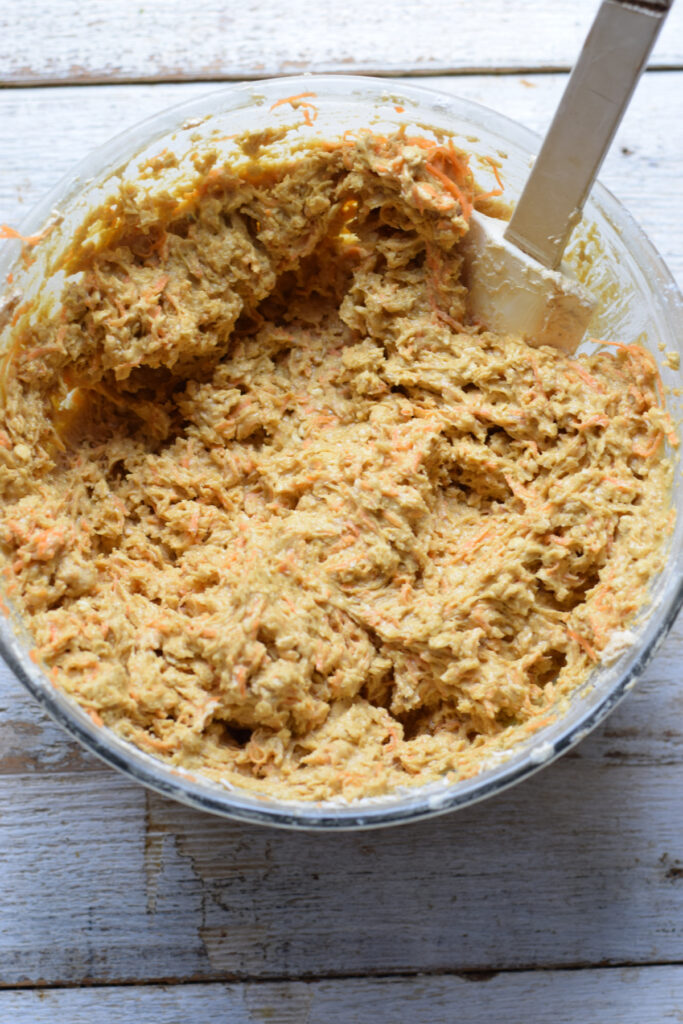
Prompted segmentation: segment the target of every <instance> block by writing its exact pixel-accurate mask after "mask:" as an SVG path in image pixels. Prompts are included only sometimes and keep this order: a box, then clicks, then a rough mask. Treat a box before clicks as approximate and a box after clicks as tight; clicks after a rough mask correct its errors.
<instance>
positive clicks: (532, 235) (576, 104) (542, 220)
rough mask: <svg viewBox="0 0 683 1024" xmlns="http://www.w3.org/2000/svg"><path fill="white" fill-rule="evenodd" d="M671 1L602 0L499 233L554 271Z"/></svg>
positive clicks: (579, 215)
mask: <svg viewBox="0 0 683 1024" xmlns="http://www.w3.org/2000/svg"><path fill="white" fill-rule="evenodd" d="M672 2H673V0H668V2H667V0H651V2H648V0H629V2H627V0H604V2H603V3H602V5H601V7H600V9H599V10H598V13H597V16H596V18H595V21H594V22H593V26H592V28H591V30H590V32H589V34H588V38H587V39H586V42H585V44H584V47H583V50H582V51H581V54H580V55H579V59H578V61H577V63H576V65H575V66H574V69H573V71H572V73H571V76H570V78H569V81H568V83H567V88H566V89H565V92H564V96H563V97H562V100H561V102H560V105H559V107H558V109H557V113H556V114H555V117H554V119H553V122H552V124H551V126H550V129H549V131H548V134H547V135H546V137H545V141H544V142H543V146H542V148H541V151H540V153H539V154H538V157H537V158H536V161H535V163H534V166H533V168H532V170H531V173H530V175H529V178H528V180H527V183H526V186H525V188H524V191H523V192H522V195H521V197H520V199H519V202H518V203H517V207H516V209H515V212H514V214H513V216H512V219H511V220H510V223H509V225H508V228H507V230H506V232H505V237H506V238H507V239H508V241H510V242H511V243H512V244H513V245H516V246H518V247H519V248H520V249H522V250H523V251H524V252H526V253H528V254H529V255H530V256H533V257H534V259H537V260H538V261H539V262H540V263H542V264H543V265H544V266H546V267H550V268H551V269H553V270H555V269H557V267H559V265H560V261H561V259H562V253H563V252H564V248H565V245H566V244H567V240H568V238H569V235H570V233H571V231H572V229H573V227H574V226H575V224H576V223H577V221H578V220H579V219H580V217H581V211H582V209H583V204H584V202H585V200H586V196H587V195H588V192H589V191H590V188H591V185H592V184H593V182H594V180H595V177H596V175H597V173H598V170H599V168H600V165H601V164H602V161H603V158H604V156H605V154H606V152H607V150H608V149H609V147H610V144H611V142H612V139H613V138H614V134H615V132H616V130H617V128H618V127H619V123H620V121H621V119H622V117H623V114H624V111H625V110H626V107H627V106H628V103H629V100H630V99H631V96H632V94H633V90H634V89H635V87H636V83H637V82H638V79H639V78H640V76H641V73H642V72H643V69H644V68H645V65H646V63H647V58H648V57H649V55H650V52H651V50H652V47H653V46H654V43H655V40H656V38H657V35H658V34H659V30H660V28H661V27H662V24H663V22H664V19H665V18H666V15H667V13H668V10H669V8H670V7H671V4H672Z"/></svg>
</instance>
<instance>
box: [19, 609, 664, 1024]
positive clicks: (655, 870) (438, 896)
mask: <svg viewBox="0 0 683 1024" xmlns="http://www.w3.org/2000/svg"><path fill="white" fill-rule="evenodd" d="M682 646H683V623H681V624H679V625H678V626H677V627H676V632H675V634H674V635H673V636H672V637H670V638H669V642H668V643H667V644H666V645H665V647H664V648H663V649H662V651H661V652H660V654H659V655H658V656H657V658H656V659H655V661H654V662H653V663H652V665H651V667H650V669H649V671H648V674H647V679H646V681H645V682H644V683H643V684H642V685H641V686H640V687H639V688H637V689H636V690H635V691H634V692H633V693H632V694H631V695H630V696H629V698H628V699H627V700H626V701H625V702H624V703H623V704H622V705H621V706H620V707H619V708H618V709H617V710H616V711H615V713H614V714H613V715H612V716H611V718H610V719H609V721H608V722H607V723H605V725H604V726H603V727H602V728H601V729H600V730H599V732H597V733H596V734H595V735H593V736H592V737H590V738H589V739H587V740H586V741H584V743H583V744H581V746H580V747H579V748H578V749H577V750H576V751H574V752H572V753H571V754H569V755H568V756H566V757H565V758H563V759H562V760H561V761H560V762H558V763H557V764H555V765H552V766H550V767H548V768H547V769H545V770H544V771H543V772H542V773H540V774H539V775H537V776H535V777H534V778H532V779H530V780H528V781H526V782H525V783H523V784H522V785H520V786H518V787H516V788H515V789H513V790H511V791H509V792H508V793H506V794H503V795H501V796H500V797H497V798H495V799H493V800H490V801H487V802H486V803H484V804H481V805H478V806H476V807H473V808H470V809H468V810H465V811H462V812H459V813H458V814H453V815H448V816H446V817H443V818H440V819H435V820H432V821H429V822H424V823H422V824H419V825H415V826H405V827H403V828H400V829H392V830H387V831H378V832H371V833H355V834H341V835H336V836H321V835H314V834H292V833H286V832H278V831H274V830H271V829H267V828H255V827H247V826H243V825H239V824H236V823H233V822H228V821H223V820H221V819H218V818H212V817H210V816H208V815H204V814H201V813H198V812H196V811H193V810H191V809H190V808H186V807H184V806H182V805H180V804H175V803H172V802H170V801H168V800H165V799H163V798H161V797H159V796H157V795H156V794H153V793H150V792H146V791H145V790H143V789H142V788H141V787H139V786H137V785H135V784H134V783H132V782H129V781H128V780H126V779H124V778H122V777H121V776H119V775H118V774H115V773H114V772H112V771H109V770H106V769H103V768H101V767H97V764H96V762H94V761H92V763H89V764H87V765H86V766H85V769H86V770H80V769H83V768H84V766H83V764H77V765H76V766H75V767H74V768H73V769H71V768H70V767H67V768H66V769H65V768H59V767H57V768H51V767H50V766H51V764H56V765H60V764H62V765H63V764H66V765H69V758H70V748H71V746H72V745H71V743H70V741H69V740H67V739H65V738H64V737H62V736H61V735H60V734H59V733H57V732H56V731H55V732H54V733H51V731H50V728H49V727H46V726H45V724H44V719H43V715H42V713H41V712H40V711H39V710H38V709H37V708H35V706H32V705H31V704H30V702H28V701H23V703H22V699H21V691H20V689H19V684H18V683H17V682H16V681H15V680H13V679H12V677H11V676H10V675H9V673H7V672H5V673H4V675H3V677H2V682H1V683H0V693H1V694H2V701H1V703H2V708H3V712H2V719H3V720H4V719H5V718H6V716H7V715H8V714H9V713H13V714H14V721H15V722H17V721H18V722H20V723H24V725H29V726H32V727H35V728H37V729H40V730H42V738H41V739H40V741H39V746H40V753H39V754H37V753H34V754H30V749H29V755H28V756H29V757H30V758H31V757H32V758H33V763H34V767H33V768H32V769H31V768H30V766H29V768H28V769H27V770H26V771H24V772H22V773H21V774H18V773H16V772H14V771H5V773H4V774H2V775H0V822H1V823H2V835H3V843H2V845H1V846H0V879H1V880H2V891H3V901H2V904H0V986H16V985H36V984H41V985H45V984H47V985H54V984H60V985H77V984H82V983H86V982H87V983H88V984H93V983H99V984H108V983H112V982H127V983H132V984H136V983H144V982H150V981H163V980H169V979H173V980H175V981H190V980H211V979H216V980H230V979H244V980H247V979H250V978H251V979H253V978H260V979H280V978H283V977H294V978H295V977H302V976H303V977H305V976H310V977H324V976H328V975H363V974H402V973H411V974H412V973H415V972H420V971H426V972H435V971H436V972H456V971H471V970H501V969H511V968H514V969H528V968H545V969H547V968H553V967H559V966H564V967H576V966H585V967H588V966H590V965H591V964H603V965H604V964H615V965H622V964H643V965H645V964H648V963H676V962H680V961H681V960H683V829H682V827H681V822H682V821H683V787H681V784H680V780H681V777H682V771H681V769H682V762H683V743H682V742H681V740H682V739H683V715H682V714H681V712H682V711H683V691H681V688H680V655H679V652H680V650H681V647H682ZM24 735H26V729H25V730H24ZM34 736H35V737H36V738H37V737H38V734H37V733H31V731H30V729H29V730H28V738H29V748H30V741H31V740H32V738H33V737H34ZM89 760H90V759H89ZM1 1005H2V1004H0V1006H1ZM0 1019H3V1018H2V1016H0ZM597 1019H600V1018H597ZM575 1020H576V1021H577V1024H578V1021H582V1024H585V1018H583V1019H582V1018H581V1017H576V1018H575Z"/></svg>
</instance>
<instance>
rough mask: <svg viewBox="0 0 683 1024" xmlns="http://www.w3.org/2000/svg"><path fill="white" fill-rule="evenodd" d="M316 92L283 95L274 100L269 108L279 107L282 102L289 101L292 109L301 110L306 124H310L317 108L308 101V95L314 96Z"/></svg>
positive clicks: (316, 113) (313, 119)
mask: <svg viewBox="0 0 683 1024" xmlns="http://www.w3.org/2000/svg"><path fill="white" fill-rule="evenodd" d="M317 95H318V94H317V93H315V92H299V93H297V94H296V96H285V97H283V98H282V99H281V100H276V101H275V103H273V105H272V106H271V108H270V109H271V110H275V108H276V107H281V106H282V105H283V104H284V103H290V104H291V105H292V107H293V108H294V110H301V111H302V112H303V115H304V121H305V122H306V124H307V125H309V126H310V125H312V124H313V122H314V121H315V119H316V118H317V116H318V108H317V107H316V106H315V105H314V104H313V103H309V102H308V97H315V96H317Z"/></svg>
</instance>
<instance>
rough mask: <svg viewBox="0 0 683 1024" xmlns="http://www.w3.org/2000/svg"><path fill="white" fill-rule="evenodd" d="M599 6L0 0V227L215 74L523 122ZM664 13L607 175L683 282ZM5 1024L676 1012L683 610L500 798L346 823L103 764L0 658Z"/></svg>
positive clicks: (682, 41)
mask: <svg viewBox="0 0 683 1024" xmlns="http://www.w3.org/2000/svg"><path fill="white" fill-rule="evenodd" d="M594 9H595V3H594V0H555V2H554V3H546V2H544V0H478V2H477V3H474V2H468V0H450V3H449V4H445V5H444V4H431V5H428V6H424V7H423V6H422V5H421V4H419V3H418V2H417V0H374V3H369V2H367V0H346V2H345V3H344V4H341V3H335V2H334V0H329V2H328V3H326V4H320V3H318V2H317V0H288V2H285V0H252V3H250V4H243V5H241V6H239V7H238V6H237V5H230V4H226V3H221V2H217V0H205V2H204V3H202V4H199V3H193V2H190V0H164V2H163V3H162V2H161V0H135V2H133V0H126V2H124V0H114V2H113V3H112V0H108V2H106V3H105V2H104V0H88V2H87V3H83V2H82V0H4V2H3V3H2V5H1V6H0V85H2V86H4V88H3V89H0V222H6V223H9V224H16V223H18V222H19V221H20V220H21V217H22V216H23V214H24V212H25V211H26V210H28V209H29V208H30V207H31V205H32V204H33V203H34V202H35V201H36V200H37V199H38V198H39V197H40V196H41V194H42V193H44V192H45V191H46V190H47V189H48V188H49V187H50V186H51V185H52V184H53V183H55V182H56V181H57V179H58V178H59V177H60V176H61V175H62V174H63V173H64V172H65V171H67V170H68V169H69V168H70V167H71V166H72V164H73V163H74V162H75V161H76V160H78V159H79V158H80V157H81V156H82V155H83V154H85V153H86V152H87V150H88V149H89V148H90V147H92V146H93V145H95V144H96V143H99V142H101V141H104V140H105V139H106V138H108V137H109V136H110V135H112V134H113V133H114V132H117V131H119V130H120V129H122V128H124V127H125V126H127V125H130V124H133V123H135V122H136V121H138V120H140V119H141V118H142V117H144V116H146V115H148V114H152V113H154V112H155V111H157V110H160V109H161V108H163V107H165V106H167V105H169V104H171V103H176V102H179V101H181V100H183V99H186V98H188V97H191V96H194V95H198V94H200V93H202V92H205V91H208V90H209V89H211V88H214V87H215V86H216V85H217V84H218V83H219V82H220V81H224V80H226V79H239V78H257V77H262V76H264V75H271V74H288V73H294V72H296V73H298V72H301V71H308V70H312V71H322V70H337V71H338V70H341V71H344V72H357V71H363V72H370V73H381V74H388V75H392V76H394V77H398V78H400V77H402V76H405V75H411V76H425V75H429V76H436V77H431V78H430V79H429V80H428V81H427V82H426V84H428V85H433V86H434V87H436V88H440V89H444V90H447V91H449V92H452V93H458V94H460V95H462V96H465V97H469V98H472V99H475V100H478V101H480V102H482V103H484V104H486V105H488V106H491V107H494V108H496V109H498V110H500V111H502V112H503V113H506V114H508V115H510V116H512V117H514V118H516V119H517V120H519V121H521V122H523V123H525V124H527V125H528V126H530V127H531V128H534V129H536V130H538V131H542V130H543V129H544V128H545V126H546V125H547V124H548V121H549V118H550V116H551V113H552V111H553V108H554V106H555V104H556V102H557V100H558V98H559V96H560V93H561V90H562V87H563V84H564V81H565V79H566V72H567V69H568V67H569V66H570V65H571V62H572V60H573V58H574V56H575V54H576V52H577V49H578V47H579V45H580V43H581V40H582V38H583V36H584V34H585V32H586V29H587V27H588V24H589V22H590V19H591V17H592V14H593V11H594ZM682 125H683V4H682V3H681V0H679V5H678V7H677V8H676V9H675V10H674V11H673V13H672V15H671V17H670V19H669V23H668V24H667V26H666V27H665V30H664V32H663V33H662V36H661V39H660V41H659V43H658V46H657V49H656V51H655V54H654V56H653V60H652V67H651V69H650V70H649V71H648V72H647V74H646V76H645V78H644V80H643V81H642V83H641V85H640V87H639V90H638V93H637V96H636V98H635V100H634V102H633V105H632V107H631V109H630V110H629V112H628V115H627V118H626V120H625V122H624V124H623V127H622V128H621V130H620V132H619V135H618V138H617V140H616V142H615V144H614V147H613V150H612V153H611V155H610V157H609V158H608V160H607V163H606V165H605V167H604V170H603V173H602V175H601V177H602V180H603V182H604V183H605V184H606V185H607V186H608V187H610V188H611V189H612V190H613V191H614V192H615V193H616V195H617V196H618V198H619V199H620V200H621V201H622V202H623V203H624V204H625V205H626V206H627V207H628V208H629V209H630V210H631V211H632V213H633V214H634V215H635V217H636V218H637V219H638V220H639V221H640V223H641V224H642V225H643V226H644V228H645V229H646V231H647V232H648V233H649V235H650V237H651V238H652V240H653V241H654V243H655V244H656V245H657V247H658V248H659V250H660V252H661V253H662V254H663V256H664V257H665V259H666V260H667V261H668V263H669V266H670V267H671V269H672V271H673V273H674V274H675V276H676V277H677V279H678V282H679V284H681V285H683V190H682V189H681V185H682V184H683V181H682V173H681V161H682V158H683V128H682V127H681V126H682ZM0 881H1V884H2V888H1V896H2V898H1V900H0V1022H2V1024H5V1022H12V1024H42V1022H50V1024H56V1022H58V1024H77V1022H78V1024H80V1022H88V1024H100V1022H105V1021H106V1022H109V1021H111V1020H116V1021H117V1022H118V1024H129V1022H130V1024H133V1022H135V1024H138V1022H147V1021H149V1022H152V1024H171V1022H180V1021H183V1022H185V1021H192V1022H198V1024H204V1022H213V1021H227V1022H230V1024H237V1022H240V1024H241V1022H246V1021H250V1022H251V1021H259V1022H262V1021H270V1022H274V1024H281V1022H285V1021H286V1022H297V1024H298V1022H304V1021H308V1022H324V1024H337V1022H339V1024H341V1022H344V1024H346V1022H350V1024H365V1022H373V1024H376V1022H381V1021H387V1022H389V1021H390V1022H404V1021H405V1022H409V1024H413V1022H415V1024H423V1022H424V1024H440V1022H451V1021H453V1022H454V1021H458V1022H460V1021H464V1022H475V1024H498V1022H504V1024H540V1022H547V1021H552V1022H553V1024H563V1022H572V1024H592V1022H608V1024H613V1022H614V1024H616V1022H619V1024H650V1022H652V1024H659V1022H661V1021H681V1020H683V622H681V621H679V623H678V626H677V628H675V629H674V631H673V633H672V634H671V636H670V637H669V639H668V640H667V642H666V643H665V645H664V646H663V648H662V649H661V652H660V654H659V655H658V657H657V658H656V660H655V661H654V662H653V664H652V665H651V666H650V668H649V670H648V672H647V674H646V676H645V678H644V680H643V682H642V683H641V685H640V686H639V687H638V688H637V689H636V691H635V692H634V693H633V694H632V695H630V696H629V698H628V699H627V700H626V702H625V703H623V704H622V705H621V706H620V707H619V709H618V710H617V711H616V712H615V713H614V715H613V716H612V717H611V718H610V719H609V721H608V722H607V724H606V725H604V726H603V727H602V728H601V729H600V730H599V731H598V732H597V733H595V734H594V735H593V736H591V737H590V738H589V739H587V740H586V741H584V742H583V743H582V744H581V746H580V747H579V748H578V749H577V750H575V751H574V752H573V753H571V754H569V755H568V756H566V757H565V758H564V759H562V760H561V761H560V762H559V763H557V764H555V765H553V766H551V767H549V768H548V769H547V770H545V771H543V772H542V773H541V774H540V775H537V776H535V777H534V778H532V779H531V780H529V781H527V782H525V783H523V784H522V785H520V786H519V787H518V788H517V789H515V790H514V791H512V792H510V793H507V794H505V795H504V796H503V797H500V798H497V799H493V800H490V801H489V802H487V803H485V804H484V805H481V806H477V807H475V808H473V809H471V810H466V811H464V812H460V813H459V814H454V815H450V816H446V817H443V818H440V819H437V820H433V821H430V822H427V823H424V824H421V825H418V826H408V827H403V828H401V829H394V830H388V831H382V832H372V833H355V834H344V835H336V836H330V837H326V836H320V835H304V834H288V833H281V832H275V831H272V830H268V829H264V828H254V827H245V826H243V825H237V824H231V823H229V822H225V821H221V820H219V819H214V818H211V817H208V816H205V815H202V814H199V813H197V812H195V811H191V810H189V809H187V808H185V807H183V806H180V805H177V804H174V803H171V802H169V801H167V800H164V799H162V798H160V797H158V796H156V795H154V794H152V793H149V792H146V791H145V790H144V789H142V788H141V787H139V786H137V785H135V784H133V783H132V782H129V781H128V780H127V779H125V778H123V777H122V776H120V775H118V774H116V773H114V772H113V771H110V770H108V769H105V768H104V767H103V766H102V765H101V764H100V763H99V762H98V761H96V760H95V759H94V758H93V757H90V756H89V755H87V754H86V753H84V752H83V751H82V750H81V749H80V748H79V747H78V746H77V745H75V744H74V743H73V742H71V741H70V740H69V739H67V738H66V736H65V735H63V734H62V733H61V732H60V730H59V729H58V728H57V727H56V726H54V725H53V724H52V723H51V722H50V721H49V720H48V719H47V718H46V716H45V715H44V714H42V713H41V711H40V710H39V709H38V708H37V707H36V706H35V704H34V703H33V701H32V700H31V699H30V698H29V697H28V696H27V695H26V694H25V693H24V692H23V690H22V688H21V686H20V685H19V684H18V683H17V682H16V680H15V679H14V678H13V677H12V675H11V674H10V673H9V672H8V671H7V670H6V669H0Z"/></svg>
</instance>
